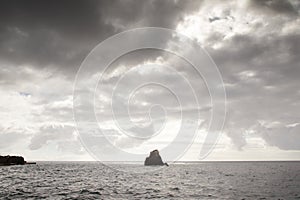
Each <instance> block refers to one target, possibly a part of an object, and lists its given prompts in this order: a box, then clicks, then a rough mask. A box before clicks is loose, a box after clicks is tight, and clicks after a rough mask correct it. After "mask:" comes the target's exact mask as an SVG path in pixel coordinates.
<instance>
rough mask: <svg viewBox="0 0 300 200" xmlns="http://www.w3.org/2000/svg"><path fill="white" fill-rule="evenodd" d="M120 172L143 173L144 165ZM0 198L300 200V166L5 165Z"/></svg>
mask: <svg viewBox="0 0 300 200" xmlns="http://www.w3.org/2000/svg"><path fill="white" fill-rule="evenodd" d="M116 166H117V165H116ZM117 167H121V168H123V169H124V170H125V171H126V169H134V171H136V172H139V171H143V170H145V167H144V166H141V165H128V164H127V165H125V164H123V165H118V166H117ZM150 168H151V167H150ZM150 168H149V169H150ZM146 169H147V168H146ZM151 169H153V168H151ZM0 198H1V199H26V198H30V199H42V198H48V199H148V198H153V199H158V198H162V199H170V198H174V199H176V198H177V199H300V162H208V163H197V164H192V163H189V164H176V165H170V166H169V167H165V168H163V169H161V170H157V171H151V172H149V173H137V174H134V173H124V172H121V171H115V170H113V169H110V168H108V167H105V166H103V165H101V164H99V163H95V162H61V163H60V162H48V163H46V162H44V163H43V162H42V163H38V164H37V165H25V166H5V167H4V166H3V167H0Z"/></svg>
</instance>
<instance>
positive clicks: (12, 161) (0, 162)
mask: <svg viewBox="0 0 300 200" xmlns="http://www.w3.org/2000/svg"><path fill="white" fill-rule="evenodd" d="M25 164H36V163H35V162H26V161H25V159H24V157H22V156H9V155H7V156H0V166H5V165H25Z"/></svg>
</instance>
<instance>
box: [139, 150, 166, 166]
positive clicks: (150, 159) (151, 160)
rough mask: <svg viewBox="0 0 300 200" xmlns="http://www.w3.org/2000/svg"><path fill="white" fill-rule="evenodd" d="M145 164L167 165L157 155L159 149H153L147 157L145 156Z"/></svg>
mask: <svg viewBox="0 0 300 200" xmlns="http://www.w3.org/2000/svg"><path fill="white" fill-rule="evenodd" d="M144 165H145V166H150V165H167V166H168V164H167V163H164V162H163V161H162V159H161V157H160V155H159V151H158V150H153V151H151V152H150V155H149V157H147V158H146V160H145V163H144Z"/></svg>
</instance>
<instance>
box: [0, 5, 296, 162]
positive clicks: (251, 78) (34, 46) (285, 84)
mask: <svg viewBox="0 0 300 200" xmlns="http://www.w3.org/2000/svg"><path fill="white" fill-rule="evenodd" d="M299 15H300V2H299V1H297V0H286V1H281V0H252V1H251V0H242V1H238V0H236V1H234V0H232V1H227V0H225V1H224V0H218V1H217V0H210V1H198V0H197V1H194V0H190V1H188V0H185V1H183V0H182V1H179V0H173V1H172V0H166V1H160V0H149V1H138V0H122V1H121V0H119V1H117V0H112V1H109V0H99V1H92V0H78V1H72V0H61V1H57V2H53V1H51V0H42V1H40V0H27V1H16V0H10V1H8V0H7V1H6V0H4V1H1V3H0V97H1V98H0V154H1V155H7V154H11V155H23V156H24V157H25V158H26V159H27V160H101V159H102V158H100V157H101V156H102V155H103V154H105V155H108V156H107V157H105V158H103V159H104V160H105V159H108V160H113V159H119V157H118V156H120V155H117V156H116V155H112V154H114V151H113V150H112V149H111V148H112V146H113V147H116V148H117V149H119V150H122V151H125V152H127V155H128V154H131V155H135V154H140V155H142V156H144V155H146V154H148V152H149V151H150V150H153V149H156V148H157V149H159V150H161V151H162V152H164V151H163V150H164V148H166V147H167V146H168V145H170V144H175V148H174V152H175V150H176V149H177V147H178V149H179V150H178V152H180V153H182V155H181V154H180V158H179V159H181V160H199V159H200V158H199V152H200V150H201V149H202V148H203V146H205V145H207V144H205V138H206V137H207V135H208V134H211V133H210V132H209V131H208V130H209V124H210V119H211V116H212V113H213V111H214V110H215V109H214V106H216V104H218V103H220V102H221V103H222V102H224V99H222V98H221V97H220V98H219V99H218V98H217V99H215V102H217V103H215V105H213V104H212V101H211V95H212V94H211V93H210V92H209V90H208V86H207V80H206V78H205V77H203V76H200V75H199V74H198V73H197V72H196V71H195V69H194V68H193V66H192V65H191V63H189V62H187V61H186V60H184V59H182V57H180V56H178V55H175V54H173V53H172V52H168V51H164V50H161V49H139V50H135V51H131V52H128V53H126V54H124V55H122V56H120V57H118V58H116V59H115V60H113V61H112V63H111V64H110V66H109V67H108V68H105V67H106V66H105V65H104V63H103V62H99V60H100V61H102V60H103V59H105V58H106V57H110V56H112V55H113V54H114V53H115V51H117V49H118V48H121V47H128V46H130V45H138V44H140V43H142V42H144V40H143V39H144V38H142V37H129V38H128V40H123V41H122V42H121V43H113V42H110V43H104V44H106V45H107V46H104V47H105V50H104V51H103V52H104V53H102V54H97V55H96V54H95V52H97V51H94V54H93V53H90V52H91V51H92V50H93V49H94V48H95V47H99V46H97V45H99V44H101V42H103V41H107V39H108V38H110V37H112V36H114V35H116V34H120V33H122V32H123V31H129V30H132V29H136V28H143V27H159V28H164V29H163V30H173V31H176V32H177V33H178V34H182V38H185V37H186V38H189V41H192V42H193V43H195V45H199V46H200V47H202V48H203V49H204V51H205V52H206V54H205V55H206V57H207V58H210V59H211V62H210V63H206V62H204V61H203V63H202V65H203V66H211V68H212V66H217V69H218V71H219V73H220V76H221V78H222V82H223V84H222V87H224V88H225V92H226V117H225V122H224V126H223V129H222V130H218V132H217V135H218V136H219V137H218V140H216V144H214V146H213V149H212V151H211V152H209V154H207V156H206V157H205V158H201V159H202V160H203V159H204V160H299V159H300V115H299V113H300V87H299V85H300V79H299V76H300V66H299V64H300V56H299V55H300V17H299ZM182 38H180V37H179V38H176V37H174V36H171V37H170V38H164V39H162V38H160V37H156V38H153V37H150V42H152V43H157V44H160V45H161V46H163V47H165V48H166V49H168V48H169V49H176V46H175V45H174V44H175V43H176V42H180V41H181V39H182ZM148 39H149V38H148ZM187 43H188V42H187ZM187 43H186V44H187ZM102 44H103V43H102ZM172 45H174V46H172ZM94 50H95V49H94ZM96 50H97V48H96ZM180 51H181V53H182V55H183V57H189V56H191V55H194V54H193V53H194V52H193V51H192V50H190V49H188V48H183V47H182V46H181V49H180ZM199 55H200V54H199ZM201 55H202V54H201ZM203 55H204V54H203ZM200 57H201V56H200ZM97 59H99V60H97ZM101 59H102V60H101ZM86 65H93V66H94V68H91V70H86V71H84V70H82V69H83V67H84V66H86ZM87 69H89V68H87ZM78 77H79V78H78ZM76 78H77V79H76ZM99 79H100V80H101V81H100V84H98V85H97V86H96V87H95V85H94V83H96V82H97V81H99ZM76 81H77V82H76ZM150 82H152V83H154V84H148V85H147V83H150ZM81 86H84V87H81ZM74 87H75V88H74ZM91 91H93V92H94V93H93V94H94V97H95V98H94V99H93V98H84V97H88V96H85V95H86V94H87V93H88V92H91ZM194 94H195V96H194ZM76 95H77V96H76ZM81 97H83V98H81ZM194 97H196V99H197V101H196V100H195V99H194ZM178 98H179V99H181V100H182V101H178ZM91 108H93V109H94V110H93V109H91ZM182 113H183V114H182ZM218 114H219V117H221V116H222V113H218ZM198 115H199V116H198ZM182 116H184V118H182ZM95 117H96V118H97V122H95V123H96V125H97V127H95V126H94V125H95V124H94V125H88V124H91V123H93V122H94V121H93V120H94V118H95ZM91 118H93V120H91ZM221 118H222V117H221ZM182 119H183V121H189V122H190V124H191V125H188V126H186V124H184V123H185V122H184V123H182ZM195 125H196V126H197V127H196V130H194V129H195ZM182 127H184V128H182ZM181 128H182V129H181ZM179 130H180V134H181V137H180V138H179V139H178V141H177V140H175V139H174V138H176V136H177V134H178V131H179ZM124 132H125V133H126V134H125V135H124ZM95 138H98V139H95ZM99 138H100V139H99ZM174 141H175V142H174ZM208 145H209V144H208ZM186 146H188V147H187V148H185V147H186ZM183 149H184V150H183ZM178 152H177V153H178ZM163 155H164V156H165V157H166V158H165V159H168V158H167V156H168V155H167V154H163ZM178 155H179V154H178ZM122 159H124V160H126V159H130V158H129V157H128V158H126V157H122ZM201 159H200V160H201Z"/></svg>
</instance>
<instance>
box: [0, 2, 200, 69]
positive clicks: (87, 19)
mask: <svg viewBox="0 0 300 200" xmlns="http://www.w3.org/2000/svg"><path fill="white" fill-rule="evenodd" d="M192 2H193V1H178V2H177V1H172V0H169V1H158V0H156V1H135V0H132V1H131V0H126V1H116V0H113V1H106V0H102V1H93V0H79V1H72V0H62V1H59V2H53V1H51V0H42V1H39V0H29V1H21V2H20V1H14V0H13V1H2V2H1V6H0V55H1V59H2V60H4V61H6V62H10V63H13V64H17V65H20V64H31V65H33V66H35V67H49V66H50V67H53V66H54V67H56V68H70V69H71V70H73V71H74V70H76V69H78V66H79V65H80V62H81V61H82V60H83V59H84V57H85V56H86V55H87V53H88V52H89V51H90V50H91V49H92V48H93V47H94V46H95V45H97V44H98V43H99V42H101V41H102V40H104V39H105V38H107V37H109V36H111V35H113V34H115V33H117V32H120V31H122V30H126V29H128V28H133V27H143V26H158V27H165V28H174V26H175V25H176V23H177V22H178V20H180V19H182V17H183V16H184V14H185V13H190V12H191V11H192V10H196V9H197V8H198V7H199V3H192Z"/></svg>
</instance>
